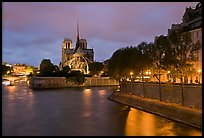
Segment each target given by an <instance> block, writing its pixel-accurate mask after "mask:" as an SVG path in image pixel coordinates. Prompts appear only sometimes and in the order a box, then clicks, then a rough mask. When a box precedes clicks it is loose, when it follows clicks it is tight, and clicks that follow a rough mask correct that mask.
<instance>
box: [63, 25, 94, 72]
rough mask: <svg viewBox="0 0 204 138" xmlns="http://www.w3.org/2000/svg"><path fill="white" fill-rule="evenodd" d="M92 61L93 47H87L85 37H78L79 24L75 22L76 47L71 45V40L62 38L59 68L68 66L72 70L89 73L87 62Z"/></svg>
mask: <svg viewBox="0 0 204 138" xmlns="http://www.w3.org/2000/svg"><path fill="white" fill-rule="evenodd" d="M93 61H94V51H93V49H88V48H87V41H86V39H79V26H78V24H77V35H76V47H75V48H73V47H72V40H71V39H69V38H64V41H63V43H62V61H61V62H60V69H63V68H64V67H66V66H68V67H69V68H70V69H71V70H72V71H81V72H82V73H84V74H88V73H89V64H90V63H92V62H93Z"/></svg>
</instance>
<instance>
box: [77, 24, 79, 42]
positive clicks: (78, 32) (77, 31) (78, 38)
mask: <svg viewBox="0 0 204 138" xmlns="http://www.w3.org/2000/svg"><path fill="white" fill-rule="evenodd" d="M77 41H78V42H79V24H78V21H77Z"/></svg>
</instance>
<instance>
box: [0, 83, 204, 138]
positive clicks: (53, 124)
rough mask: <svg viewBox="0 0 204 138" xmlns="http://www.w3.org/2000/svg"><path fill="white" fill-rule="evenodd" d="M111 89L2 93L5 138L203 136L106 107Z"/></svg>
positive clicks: (131, 111) (121, 108)
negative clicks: (12, 137) (20, 137)
mask: <svg viewBox="0 0 204 138" xmlns="http://www.w3.org/2000/svg"><path fill="white" fill-rule="evenodd" d="M114 89H115V87H90V88H65V89H48V90H31V89H29V88H28V87H27V86H26V84H25V83H22V82H20V83H18V84H17V85H16V86H9V87H3V91H2V120H3V124H2V126H3V135H4V136H8V135H34V136H41V135H43V136H54V135H59V136H66V135H67V136H72V135H73V136H85V135H90V136H104V135H105V136H106V135H111V136H174V135H175V136H177V135H178V136H182V135H183V136H201V135H202V131H201V130H199V129H196V128H193V127H190V126H187V125H184V124H181V123H178V122H174V121H171V120H168V119H166V118H162V117H159V116H156V115H153V114H150V113H147V112H143V111H141V110H138V109H134V108H128V107H127V106H124V105H121V104H118V103H115V102H112V101H109V100H108V99H107V97H108V96H109V95H110V94H111V93H112V92H113V90H114Z"/></svg>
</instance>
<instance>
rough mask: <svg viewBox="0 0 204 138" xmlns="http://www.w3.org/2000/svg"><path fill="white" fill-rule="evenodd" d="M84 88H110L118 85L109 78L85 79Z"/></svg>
mask: <svg viewBox="0 0 204 138" xmlns="http://www.w3.org/2000/svg"><path fill="white" fill-rule="evenodd" d="M83 85H84V86H110V85H119V82H118V81H116V80H111V79H110V78H109V77H85V82H84V84H83Z"/></svg>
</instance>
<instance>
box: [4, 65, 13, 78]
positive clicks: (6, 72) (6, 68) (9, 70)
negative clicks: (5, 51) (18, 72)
mask: <svg viewBox="0 0 204 138" xmlns="http://www.w3.org/2000/svg"><path fill="white" fill-rule="evenodd" d="M12 70H13V68H12V67H9V66H6V65H2V76H5V75H12Z"/></svg>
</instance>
